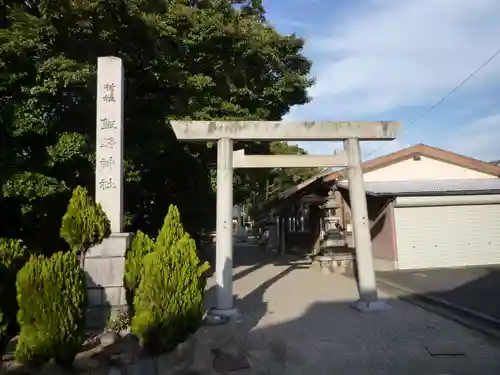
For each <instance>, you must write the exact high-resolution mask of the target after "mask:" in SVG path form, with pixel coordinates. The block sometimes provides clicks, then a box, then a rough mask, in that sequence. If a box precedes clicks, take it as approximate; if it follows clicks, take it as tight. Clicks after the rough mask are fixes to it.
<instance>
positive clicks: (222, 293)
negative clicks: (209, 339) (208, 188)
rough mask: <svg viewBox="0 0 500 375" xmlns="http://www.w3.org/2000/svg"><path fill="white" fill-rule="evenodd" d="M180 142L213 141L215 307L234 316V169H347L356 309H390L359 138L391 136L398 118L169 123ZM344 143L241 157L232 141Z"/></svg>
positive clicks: (217, 313)
mask: <svg viewBox="0 0 500 375" xmlns="http://www.w3.org/2000/svg"><path fill="white" fill-rule="evenodd" d="M170 123H171V125H172V128H173V130H174V132H175V135H176V136H177V138H178V139H179V140H186V141H217V226H216V266H215V275H216V296H217V302H216V307H215V309H213V310H212V311H211V313H212V314H214V315H218V316H233V315H235V314H237V310H236V309H235V308H234V305H233V303H234V301H233V238H232V226H231V223H232V209H233V168H273V167H281V168H288V167H346V166H347V167H348V179H349V194H350V197H351V199H350V200H351V210H352V219H353V225H354V241H355V244H356V262H357V269H358V290H359V300H358V301H356V302H355V303H354V304H353V306H354V307H355V308H357V309H358V310H360V311H373V310H382V309H386V308H388V305H386V304H385V303H384V302H383V301H380V300H378V296H377V287H376V281H375V272H374V268H373V255H372V244H371V236H370V224H369V221H368V212H367V205H366V195H365V189H364V183H363V172H362V170H361V155H360V147H359V141H360V140H362V141H369V140H393V139H395V138H396V134H397V131H398V129H399V123H397V122H388V121H381V122H308V121H305V122H283V121H171V122H170ZM292 140H293V141H343V142H344V150H345V153H342V154H340V155H328V156H316V155H245V154H244V151H243V150H240V151H236V152H233V141H292Z"/></svg>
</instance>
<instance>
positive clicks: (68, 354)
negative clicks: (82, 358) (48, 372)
mask: <svg viewBox="0 0 500 375" xmlns="http://www.w3.org/2000/svg"><path fill="white" fill-rule="evenodd" d="M16 285H17V301H18V303H19V312H18V316H17V317H18V321H19V325H20V327H21V332H20V334H19V342H18V345H17V348H16V352H15V356H16V359H17V360H18V361H20V362H23V363H26V362H34V363H38V364H40V363H43V362H46V361H48V360H49V359H50V358H55V360H56V362H59V363H62V364H65V365H67V364H70V363H71V362H73V359H74V357H75V355H76V353H77V352H78V350H79V349H80V347H81V344H82V341H83V337H84V334H85V311H86V305H87V291H86V286H85V275H84V271H83V270H82V269H81V268H80V266H79V265H78V262H77V261H76V258H75V256H74V254H72V253H70V252H69V253H62V252H58V253H55V254H54V255H53V256H52V257H50V258H44V257H42V256H33V257H32V258H31V259H30V260H29V261H28V262H27V263H26V265H25V266H24V267H23V268H22V270H21V271H19V273H18V274H17V282H16Z"/></svg>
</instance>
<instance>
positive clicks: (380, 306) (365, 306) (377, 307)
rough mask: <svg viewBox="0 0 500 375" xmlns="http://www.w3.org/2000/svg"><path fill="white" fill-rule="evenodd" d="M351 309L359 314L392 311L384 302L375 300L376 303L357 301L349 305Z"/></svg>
mask: <svg viewBox="0 0 500 375" xmlns="http://www.w3.org/2000/svg"><path fill="white" fill-rule="evenodd" d="M351 307H352V308H353V309H355V310H358V311H359V312H376V311H386V310H390V309H392V306H391V305H389V304H388V303H387V302H386V301H383V300H376V301H363V300H358V301H355V302H353V303H352V304H351Z"/></svg>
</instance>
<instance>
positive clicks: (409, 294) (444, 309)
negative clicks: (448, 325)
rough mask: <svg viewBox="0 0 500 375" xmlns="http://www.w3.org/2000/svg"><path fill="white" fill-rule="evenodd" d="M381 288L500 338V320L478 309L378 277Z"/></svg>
mask: <svg viewBox="0 0 500 375" xmlns="http://www.w3.org/2000/svg"><path fill="white" fill-rule="evenodd" d="M377 285H378V287H379V289H381V290H382V291H384V292H385V293H387V294H391V295H393V296H394V297H397V298H400V299H402V300H405V301H407V302H409V303H411V304H414V305H416V306H419V307H421V308H423V309H425V310H428V311H431V312H433V313H436V314H438V315H441V316H443V317H445V318H447V319H450V320H453V321H455V322H457V323H459V324H461V325H464V326H466V327H468V328H471V329H473V330H475V331H478V332H481V333H483V334H485V335H487V336H490V337H493V338H495V339H498V340H500V320H498V319H495V318H492V317H490V316H488V315H485V314H482V313H480V312H478V311H475V310H472V309H469V308H466V307H462V306H459V305H456V304H454V303H451V302H448V301H445V300H443V299H441V298H437V297H432V296H426V295H423V294H419V293H417V292H415V291H414V290H412V289H409V288H406V287H404V286H401V285H399V284H396V283H393V282H391V281H388V280H385V279H381V278H380V277H378V278H377Z"/></svg>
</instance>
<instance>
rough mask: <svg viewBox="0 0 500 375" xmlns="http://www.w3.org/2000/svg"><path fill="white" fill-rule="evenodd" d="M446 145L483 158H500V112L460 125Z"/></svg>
mask: <svg viewBox="0 0 500 375" xmlns="http://www.w3.org/2000/svg"><path fill="white" fill-rule="evenodd" d="M444 147H446V148H447V149H449V150H452V151H454V152H457V153H460V154H464V155H468V156H473V157H475V158H478V159H482V160H487V161H491V160H498V159H500V113H498V114H495V115H491V116H487V117H483V118H480V119H477V120H474V121H472V122H471V123H469V124H466V125H464V126H461V127H459V128H458V129H456V131H455V132H454V133H453V134H452V135H450V136H449V137H448V139H447V141H446V142H445V144H444Z"/></svg>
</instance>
